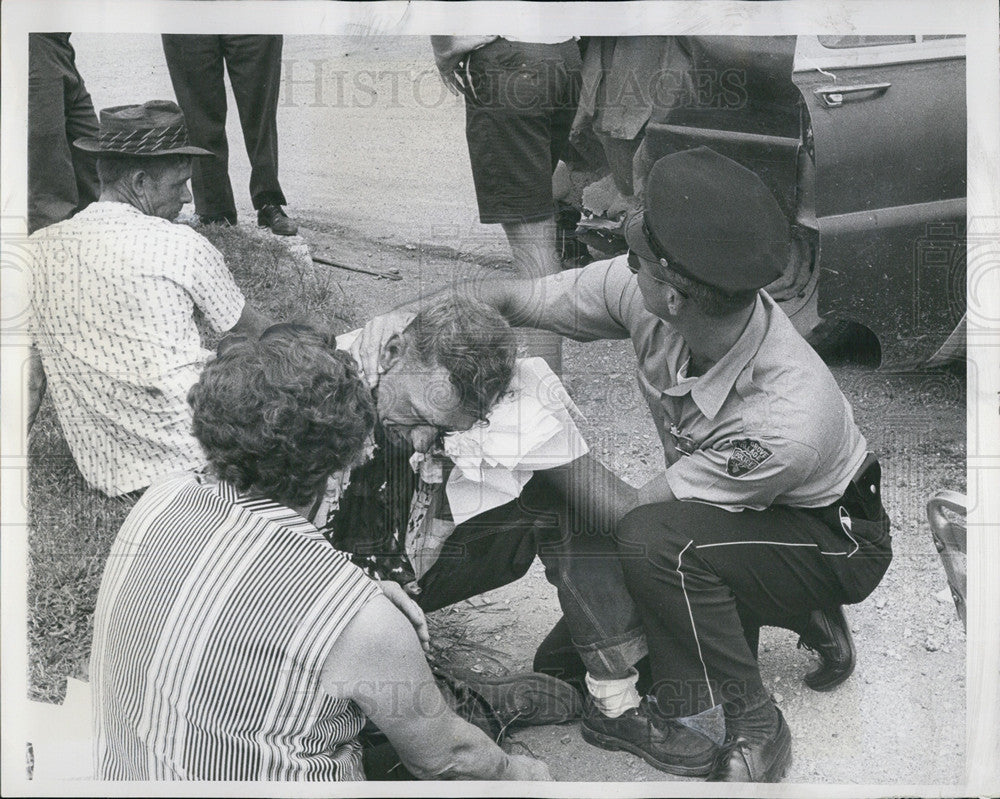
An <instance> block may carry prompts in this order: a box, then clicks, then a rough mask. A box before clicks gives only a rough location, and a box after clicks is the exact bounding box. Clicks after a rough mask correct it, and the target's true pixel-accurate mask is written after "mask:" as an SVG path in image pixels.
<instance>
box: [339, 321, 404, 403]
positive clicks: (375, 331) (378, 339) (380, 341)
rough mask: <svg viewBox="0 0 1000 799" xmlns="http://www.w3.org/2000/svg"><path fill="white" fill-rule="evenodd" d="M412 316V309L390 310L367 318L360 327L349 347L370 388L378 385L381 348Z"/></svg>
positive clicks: (400, 330)
mask: <svg viewBox="0 0 1000 799" xmlns="http://www.w3.org/2000/svg"><path fill="white" fill-rule="evenodd" d="M414 316H416V314H414V313H413V312H412V311H390V312H389V313H387V314H382V315H381V316H376V317H375V318H374V319H370V320H368V323H367V324H366V325H365V326H364V327H363V328H361V333H360V334H359V335H358V338H357V341H355V342H354V345H353V347H352V348H351V349H352V351H353V354H354V357H355V358H357V361H358V363H359V364H360V365H361V371H362V372H363V373H364V376H365V379H366V380H367V381H368V385H370V386H371V387H372V388H374V387H375V386H377V385H378V378H379V375H380V374H381V371H380V369H381V367H380V365H379V361H380V360H381V357H382V348H383V347H385V345H386V342H387V341H389V339H390V338H392V337H393V336H394V335H396V334H397V333H402V332H403V331H404V330H405V329H406V326H407V325H408V324H410V322H411V321H412V320H413V317H414Z"/></svg>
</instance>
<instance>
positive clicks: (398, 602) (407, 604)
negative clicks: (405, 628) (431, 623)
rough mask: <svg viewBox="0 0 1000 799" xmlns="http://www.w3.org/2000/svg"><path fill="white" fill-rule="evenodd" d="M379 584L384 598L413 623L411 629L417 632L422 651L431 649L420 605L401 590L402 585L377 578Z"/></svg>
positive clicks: (425, 620) (425, 619)
mask: <svg viewBox="0 0 1000 799" xmlns="http://www.w3.org/2000/svg"><path fill="white" fill-rule="evenodd" d="M379 585H380V586H381V587H382V593H383V594H385V596H386V598H387V599H388V600H389V601H390V602H392V604H393V605H395V606H396V607H397V608H398V609H399V610H400V611H401V612H402V614H403V615H404V616H406V618H407V619H408V620H409V622H410V624H412V625H413V629H414V630H416V632H417V638H418V639H419V640H420V646H422V647H423V649H424V652H427V653H428V654H429V653H430V651H431V635H430V632H429V631H428V629H427V618H426V617H425V616H424V612H423V611H422V610H421V609H420V605H418V604H417V603H416V602H414V601H413V600H412V599H410V596H409V595H408V594H407V593H406V591H404V590H403V587H402V586H401V585H400V584H399V583H395V582H393V581H392V580H379Z"/></svg>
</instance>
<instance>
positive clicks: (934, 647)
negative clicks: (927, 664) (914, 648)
mask: <svg viewBox="0 0 1000 799" xmlns="http://www.w3.org/2000/svg"><path fill="white" fill-rule="evenodd" d="M940 648H941V644H939V643H938V642H937V641H936V640H935V639H933V638H928V639H927V640H926V641H924V649H926V650H927V651H928V652H937V651H938V650H939V649H940Z"/></svg>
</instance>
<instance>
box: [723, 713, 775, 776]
mask: <svg viewBox="0 0 1000 799" xmlns="http://www.w3.org/2000/svg"><path fill="white" fill-rule="evenodd" d="M775 712H776V713H777V714H778V728H777V730H776V731H775V732H774V734H773V735H771V736H770V737H769V738H768V739H767V740H766V741H764V742H762V743H754V742H751V741H748V740H747V739H746V738H744V737H742V736H733V737H730V738H727V740H726V744H725V746H724V747H723V748H722V751H721V752H719V756H718V760H717V762H716V766H715V768H714V769H713V770H712V773H711V774H710V775H709V777H708V781H709V782H781V780H782V779H783V778H784V776H785V774H786V773H787V772H788V767H789V766H790V765H791V764H792V734H791V733H790V732H789V731H788V725H787V724H785V717H784V716H782V715H781V711H780V710H778V709H777V708H775Z"/></svg>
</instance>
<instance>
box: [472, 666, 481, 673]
mask: <svg viewBox="0 0 1000 799" xmlns="http://www.w3.org/2000/svg"><path fill="white" fill-rule="evenodd" d="M472 670H473V671H474V672H476V674H482V673H483V667H482V665H481V664H479V663H473V664H472Z"/></svg>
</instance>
